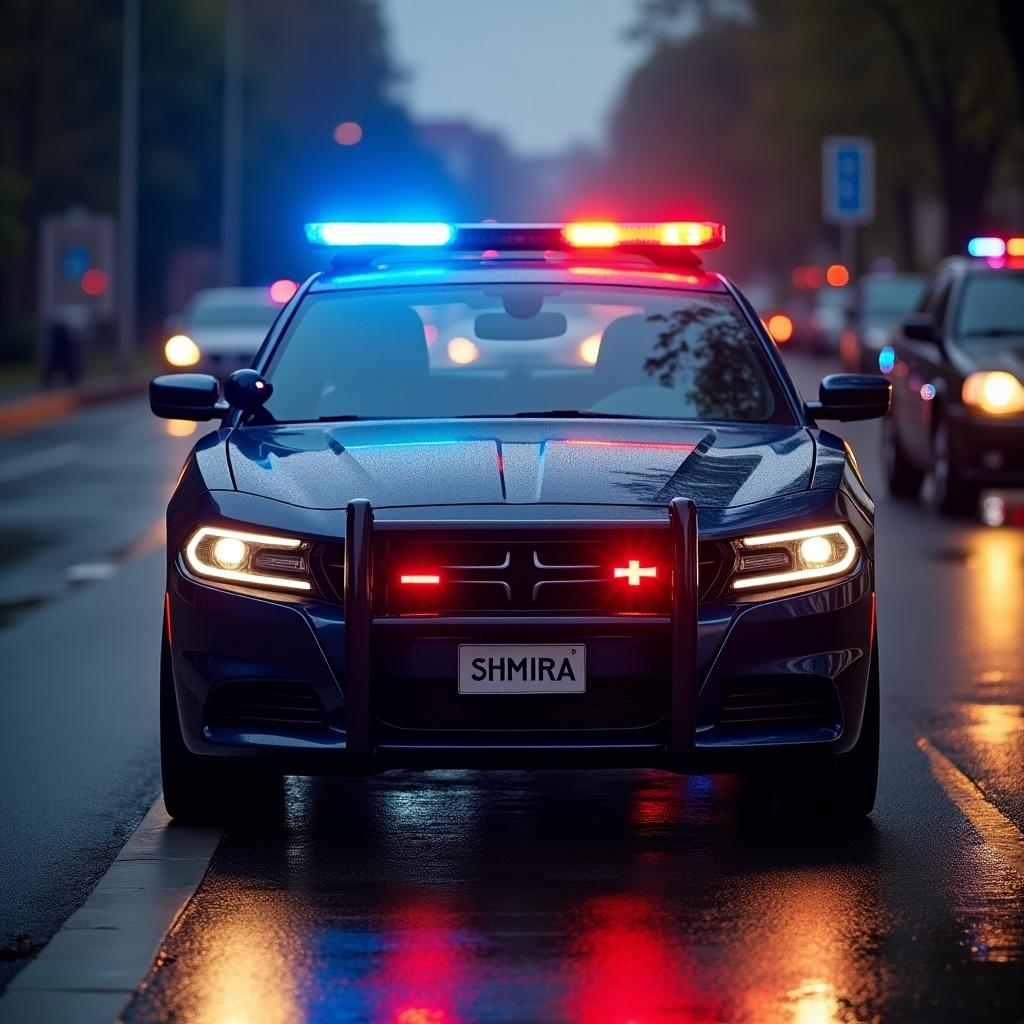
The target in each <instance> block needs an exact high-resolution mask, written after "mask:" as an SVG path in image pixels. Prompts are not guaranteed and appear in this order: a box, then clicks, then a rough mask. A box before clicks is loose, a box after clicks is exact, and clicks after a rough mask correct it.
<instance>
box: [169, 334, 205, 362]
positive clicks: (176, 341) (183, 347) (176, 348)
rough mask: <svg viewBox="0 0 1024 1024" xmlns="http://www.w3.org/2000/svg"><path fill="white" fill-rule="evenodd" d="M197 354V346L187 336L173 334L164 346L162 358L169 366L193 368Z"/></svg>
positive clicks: (197, 357) (197, 359) (196, 360)
mask: <svg viewBox="0 0 1024 1024" xmlns="http://www.w3.org/2000/svg"><path fill="white" fill-rule="evenodd" d="M199 354H200V353H199V346H198V345H197V344H196V343H195V342H194V341H193V340H192V339H191V338H190V337H189V336H188V335H187V334H175V335H174V337H173V338H168V339H167V344H166V345H164V357H165V358H166V359H167V362H169V363H170V364H171V366H195V365H196V363H198V362H199Z"/></svg>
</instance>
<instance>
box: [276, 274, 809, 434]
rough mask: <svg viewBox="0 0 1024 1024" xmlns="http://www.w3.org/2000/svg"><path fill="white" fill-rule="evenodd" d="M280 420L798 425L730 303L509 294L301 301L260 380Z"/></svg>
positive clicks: (474, 290)
mask: <svg viewBox="0 0 1024 1024" xmlns="http://www.w3.org/2000/svg"><path fill="white" fill-rule="evenodd" d="M267 376H268V379H269V380H270V381H271V382H272V384H273V385H274V393H273V395H272V396H271V398H270V400H269V401H268V403H267V406H266V408H267V411H268V412H269V413H270V414H271V415H272V416H273V417H274V419H275V420H277V421H279V422H285V421H303V420H316V419H330V418H346V417H370V418H393V417H440V418H447V417H454V416H501V415H516V414H518V415H529V414H534V413H536V414H540V413H543V412H557V413H559V414H561V413H565V412H569V411H576V412H581V413H587V414H594V415H606V416H628V417H655V418H680V419H711V420H732V421H741V422H757V423H761V422H787V423H788V422H792V417H791V414H790V413H789V411H788V408H787V407H786V405H785V403H784V401H783V400H782V398H781V395H780V392H779V389H778V382H777V380H776V378H775V374H774V372H773V370H772V369H771V367H770V366H769V365H768V363H767V361H766V358H765V354H764V350H763V349H762V346H761V345H760V343H759V341H758V339H757V338H756V336H755V335H754V333H753V331H752V330H751V328H750V326H749V324H748V323H747V321H746V320H745V319H744V318H743V316H742V314H741V312H740V310H739V308H738V307H737V306H736V303H735V302H734V301H733V300H732V298H731V297H728V296H723V295H708V294H701V293H680V292H667V291H657V290H649V289H635V288H621V289H607V288H601V289H597V288H591V287H583V286H572V287H569V288H566V287H564V286H560V285H554V286H549V285H542V284H516V285H491V286H484V287H475V286H452V287H430V286H426V287H417V288H409V289H404V290H400V289H374V290H373V291H362V292H355V291H351V292H327V293H320V294H311V295H309V296H307V297H306V298H305V299H304V300H303V302H302V304H301V305H300V306H299V308H298V310H297V311H296V313H295V315H294V317H293V318H292V321H291V322H290V324H289V325H288V329H287V332H286V334H285V336H284V338H283V339H282V342H281V344H280V345H279V347H278V349H277V350H276V352H275V353H274V356H273V359H272V362H271V365H270V367H269V369H268V371H267Z"/></svg>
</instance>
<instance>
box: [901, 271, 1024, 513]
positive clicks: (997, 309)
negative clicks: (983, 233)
mask: <svg viewBox="0 0 1024 1024" xmlns="http://www.w3.org/2000/svg"><path fill="white" fill-rule="evenodd" d="M882 368H883V370H884V371H885V372H887V373H888V374H889V376H890V378H891V380H892V383H893V405H892V411H891V413H890V415H889V416H888V417H886V420H885V422H884V426H883V454H884V462H885V470H886V477H887V480H888V484H889V489H890V491H891V493H893V494H895V495H898V496H903V497H914V496H916V495H917V494H918V492H919V491H920V489H921V484H922V482H923V480H924V478H925V477H926V476H929V477H930V478H931V481H932V501H933V503H934V505H935V507H936V508H937V509H938V510H939V511H940V512H942V513H945V514H949V515H955V514H965V513H969V512H972V511H973V510H974V509H975V508H976V506H977V503H978V497H979V493H980V491H981V490H982V489H983V488H985V487H992V488H1013V487H1021V486H1024V261H1018V260H1015V259H1011V258H1005V257H990V258H987V259H972V258H968V257H953V258H950V259H948V260H946V261H945V262H943V263H941V264H940V265H939V266H938V267H937V268H936V270H935V272H934V274H933V276H932V278H931V281H930V282H929V285H928V288H927V290H926V292H925V295H924V297H923V298H922V300H921V302H920V304H919V305H918V308H917V311H916V312H915V313H913V314H911V315H910V316H907V317H905V318H904V319H903V321H902V322H901V323H900V325H899V327H898V329H897V330H896V331H895V332H894V335H893V340H892V352H891V354H890V355H888V356H887V358H886V359H885V360H884V361H883V367H882Z"/></svg>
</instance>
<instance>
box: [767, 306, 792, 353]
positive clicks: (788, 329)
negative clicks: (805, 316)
mask: <svg viewBox="0 0 1024 1024" xmlns="http://www.w3.org/2000/svg"><path fill="white" fill-rule="evenodd" d="M767 326H768V333H769V334H770V335H771V336H772V338H774V339H775V342H776V343H777V344H779V345H784V344H785V343H786V342H787V341H789V339H790V338H792V337H793V321H792V320H791V319H790V318H789V317H788V316H786V314H785V313H774V314H772V316H770V317H768V324H767Z"/></svg>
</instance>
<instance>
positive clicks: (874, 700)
mask: <svg viewBox="0 0 1024 1024" xmlns="http://www.w3.org/2000/svg"><path fill="white" fill-rule="evenodd" d="M879 732H880V695H879V682H878V643H877V640H876V641H875V643H874V645H873V647H872V651H871V668H870V670H869V673H868V692H867V697H866V700H865V704H864V721H863V723H862V724H861V729H860V736H859V737H858V739H857V742H856V744H855V745H854V747H853V749H852V750H848V751H847V752H846V753H845V754H837V755H836V756H835V758H834V759H833V761H832V762H831V763H829V764H827V765H824V766H820V767H816V768H814V769H813V770H807V769H805V770H802V771H793V772H786V773H785V774H783V775H780V776H779V777H778V779H777V780H776V783H775V795H776V798H777V800H778V802H779V806H780V807H781V808H782V810H783V812H784V813H786V814H788V815H792V816H794V817H803V818H807V817H811V818H828V819H832V820H833V821H838V822H854V821H858V820H860V819H861V818H865V817H867V815H869V814H870V813H871V811H872V809H873V808H874V806H875V793H876V791H877V789H878V747H879Z"/></svg>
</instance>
